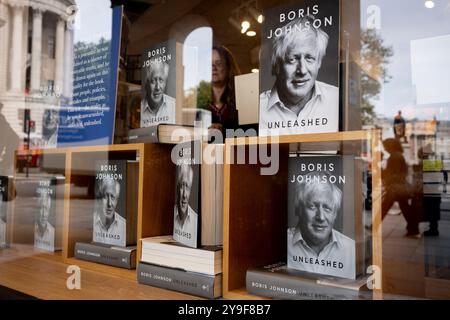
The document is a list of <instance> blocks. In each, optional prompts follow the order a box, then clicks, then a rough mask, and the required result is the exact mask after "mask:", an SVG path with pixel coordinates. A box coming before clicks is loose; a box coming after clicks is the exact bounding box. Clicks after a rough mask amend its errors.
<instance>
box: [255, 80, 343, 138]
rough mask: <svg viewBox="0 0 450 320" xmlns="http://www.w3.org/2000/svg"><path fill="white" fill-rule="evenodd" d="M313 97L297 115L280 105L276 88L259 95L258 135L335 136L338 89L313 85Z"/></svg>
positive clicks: (337, 119)
mask: <svg viewBox="0 0 450 320" xmlns="http://www.w3.org/2000/svg"><path fill="white" fill-rule="evenodd" d="M313 90H314V93H313V95H312V97H311V99H310V100H309V101H308V103H306V105H305V106H304V107H303V109H302V110H301V111H300V112H299V114H298V115H297V114H296V113H295V112H293V111H291V110H290V109H288V108H287V107H286V106H285V105H284V104H283V102H281V100H280V98H279V96H278V91H277V89H276V87H273V89H272V90H267V91H265V92H263V93H261V95H260V97H259V103H260V119H259V135H260V136H269V135H287V134H300V133H321V132H337V131H338V130H339V89H338V88H337V87H335V86H332V85H329V84H326V83H324V82H320V81H316V82H315V84H314V89H313Z"/></svg>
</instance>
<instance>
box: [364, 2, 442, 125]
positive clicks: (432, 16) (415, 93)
mask: <svg viewBox="0 0 450 320" xmlns="http://www.w3.org/2000/svg"><path fill="white" fill-rule="evenodd" d="M434 2H435V7H434V8H433V9H427V8H425V6H424V1H423V0H396V1H392V0H361V11H362V12H361V26H362V27H365V26H366V19H367V14H366V9H367V7H368V6H370V5H376V6H379V8H380V18H381V30H380V33H381V37H382V38H383V40H384V44H385V45H389V46H392V47H393V51H394V56H393V57H392V58H391V63H390V64H389V66H388V73H389V75H391V76H392V79H391V80H390V81H389V83H387V84H385V85H384V86H383V89H382V92H381V95H380V99H379V100H378V101H373V103H374V105H375V106H376V112H377V113H378V114H381V115H383V116H386V117H393V116H394V115H395V113H396V112H397V110H402V111H403V113H404V115H405V117H406V118H413V117H417V118H421V119H430V118H431V117H433V115H436V116H437V119H438V120H444V119H446V120H449V119H450V94H449V92H450V76H449V75H450V70H449V64H448V62H447V64H444V65H443V64H442V63H443V61H448V59H449V58H448V57H449V56H450V43H449V41H450V37H445V38H441V40H440V41H433V40H431V39H428V38H435V37H438V36H445V35H449V34H450V3H449V1H448V0H434ZM419 39H428V40H422V41H416V40H419ZM420 61H422V62H423V63H420ZM413 62H414V64H413ZM444 88H448V89H444Z"/></svg>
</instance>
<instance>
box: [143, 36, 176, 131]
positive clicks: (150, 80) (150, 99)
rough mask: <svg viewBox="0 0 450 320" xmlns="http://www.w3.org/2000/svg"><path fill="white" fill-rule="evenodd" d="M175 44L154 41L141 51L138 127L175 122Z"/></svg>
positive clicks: (172, 42)
mask: <svg viewBox="0 0 450 320" xmlns="http://www.w3.org/2000/svg"><path fill="white" fill-rule="evenodd" d="M176 51H177V45H176V41H175V39H170V40H168V41H165V42H162V43H158V44H155V45H153V46H151V47H150V48H148V49H147V50H145V51H144V53H143V54H142V61H143V63H142V99H141V127H148V126H152V125H156V124H159V123H176V122H177V121H176V120H177V119H176V100H177V99H176V96H177V95H176V94H177V92H176V84H177V83H176V81H177V74H176V73H177V60H176V57H177V52H176Z"/></svg>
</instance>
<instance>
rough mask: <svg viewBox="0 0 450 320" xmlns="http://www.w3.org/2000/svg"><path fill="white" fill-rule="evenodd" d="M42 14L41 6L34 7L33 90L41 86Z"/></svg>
mask: <svg viewBox="0 0 450 320" xmlns="http://www.w3.org/2000/svg"><path fill="white" fill-rule="evenodd" d="M42 14H43V11H42V10H41V9H39V8H37V9H33V42H32V47H31V85H30V87H31V91H32V92H37V91H39V89H40V86H41V65H42V64H41V61H42Z"/></svg>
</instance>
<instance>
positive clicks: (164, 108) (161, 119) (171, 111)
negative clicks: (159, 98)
mask: <svg viewBox="0 0 450 320" xmlns="http://www.w3.org/2000/svg"><path fill="white" fill-rule="evenodd" d="M175 120H176V119H175V99H174V98H172V97H170V96H168V95H166V94H164V95H163V102H162V104H161V106H160V107H159V109H158V111H157V112H153V111H152V110H151V109H150V107H149V106H148V102H147V100H146V99H144V100H142V102H141V128H144V127H149V126H152V125H156V124H158V123H175Z"/></svg>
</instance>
